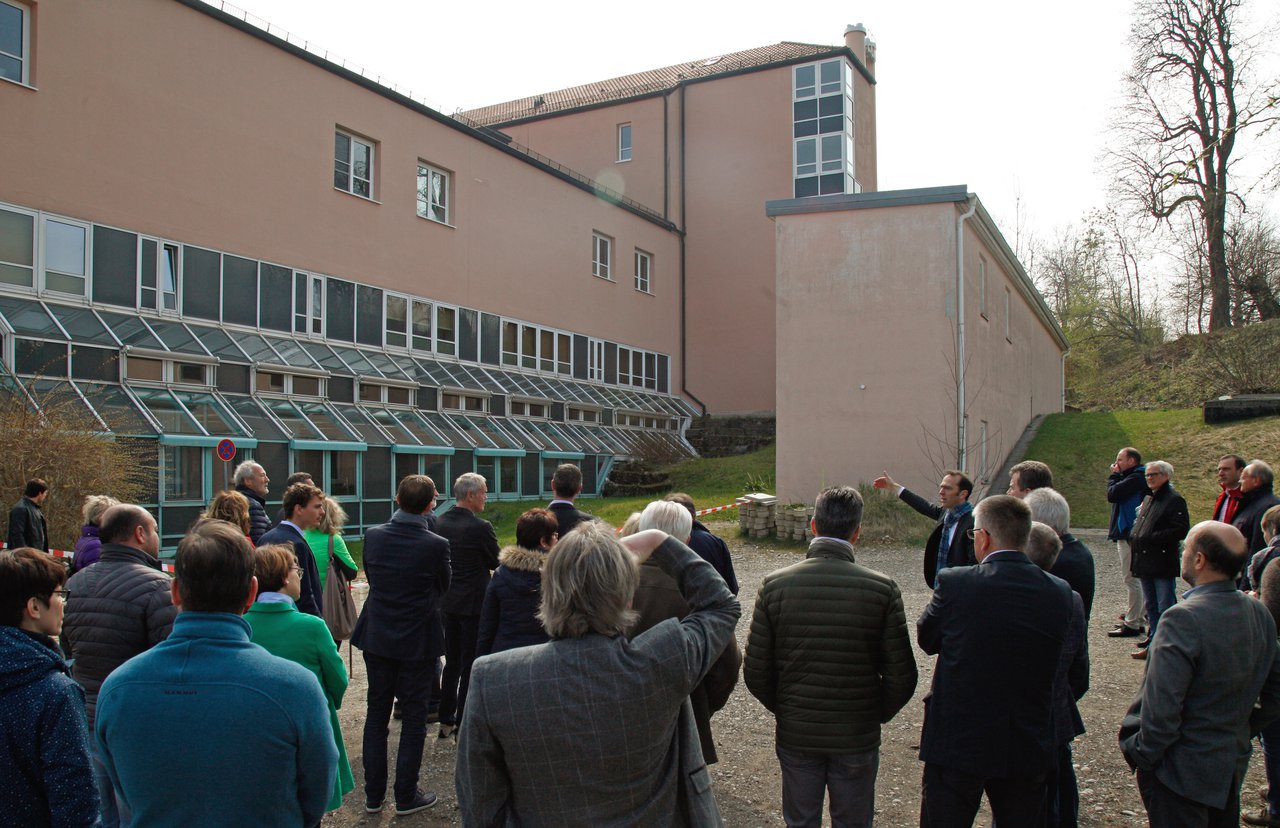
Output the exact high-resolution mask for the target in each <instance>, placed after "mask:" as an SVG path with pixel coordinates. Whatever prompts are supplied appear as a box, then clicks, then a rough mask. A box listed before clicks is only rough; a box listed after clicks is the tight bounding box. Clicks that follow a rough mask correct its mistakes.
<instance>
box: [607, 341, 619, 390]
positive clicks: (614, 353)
mask: <svg viewBox="0 0 1280 828" xmlns="http://www.w3.org/2000/svg"><path fill="white" fill-rule="evenodd" d="M604 381H605V382H610V383H612V382H617V381H618V346H617V343H614V342H606V343H604Z"/></svg>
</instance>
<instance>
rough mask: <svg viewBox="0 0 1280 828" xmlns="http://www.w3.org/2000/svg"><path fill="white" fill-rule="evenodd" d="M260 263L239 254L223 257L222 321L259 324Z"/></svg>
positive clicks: (251, 324) (254, 325)
mask: <svg viewBox="0 0 1280 828" xmlns="http://www.w3.org/2000/svg"><path fill="white" fill-rule="evenodd" d="M257 297H258V263H257V262H255V261H253V260H252V259H242V258H240V257H239V256H223V257H222V321H223V322H234V323H236V324H238V325H248V326H249V327H251V328H253V327H257V325H258V303H257V301H256V300H257Z"/></svg>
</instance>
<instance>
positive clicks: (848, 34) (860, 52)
mask: <svg viewBox="0 0 1280 828" xmlns="http://www.w3.org/2000/svg"><path fill="white" fill-rule="evenodd" d="M844 45H845V46H847V47H849V50H850V51H851V52H853V56H854V57H856V58H857V59H858V60H860V61H862V62H863V64H866V62H867V27H866V26H864V25H862V24H861V23H855V24H853V25H851V26H845V28H844ZM872 48H873V49H874V48H875V47H874V46H872Z"/></svg>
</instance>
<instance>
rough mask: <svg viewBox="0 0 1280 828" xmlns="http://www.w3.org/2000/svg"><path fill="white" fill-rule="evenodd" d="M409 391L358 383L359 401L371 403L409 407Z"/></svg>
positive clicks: (392, 386) (390, 386)
mask: <svg viewBox="0 0 1280 828" xmlns="http://www.w3.org/2000/svg"><path fill="white" fill-rule="evenodd" d="M409 398H410V394H409V389H408V388H403V387H401V386H398V385H379V384H377V383H372V382H361V383H360V401H361V402H372V403H389V404H391V405H409Z"/></svg>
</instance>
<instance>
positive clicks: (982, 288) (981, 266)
mask: <svg viewBox="0 0 1280 828" xmlns="http://www.w3.org/2000/svg"><path fill="white" fill-rule="evenodd" d="M978 313H980V314H982V318H983V319H986V318H987V259H986V257H985V256H979V257H978Z"/></svg>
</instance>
